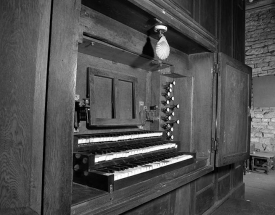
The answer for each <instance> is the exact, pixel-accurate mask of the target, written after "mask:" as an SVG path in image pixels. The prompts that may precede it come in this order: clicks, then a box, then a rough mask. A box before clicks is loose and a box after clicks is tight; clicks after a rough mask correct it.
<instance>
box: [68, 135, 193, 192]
mask: <svg viewBox="0 0 275 215" xmlns="http://www.w3.org/2000/svg"><path fill="white" fill-rule="evenodd" d="M177 148H178V142H176V141H167V140H164V137H163V136H162V132H159V131H157V132H156V131H134V132H133V131H131V132H119V133H118V132H116V133H108V134H89V135H75V137H74V156H73V169H74V170H73V171H74V182H76V183H80V184H84V185H87V186H90V187H94V188H97V189H101V190H105V191H108V192H112V191H114V190H119V189H121V188H123V187H127V186H130V185H132V184H135V183H138V182H141V181H144V180H148V179H150V178H152V177H154V176H157V175H160V174H163V173H165V172H169V171H172V170H175V169H177V168H180V167H183V166H186V165H189V164H191V163H194V161H195V153H186V152H179V151H178V149H177Z"/></svg>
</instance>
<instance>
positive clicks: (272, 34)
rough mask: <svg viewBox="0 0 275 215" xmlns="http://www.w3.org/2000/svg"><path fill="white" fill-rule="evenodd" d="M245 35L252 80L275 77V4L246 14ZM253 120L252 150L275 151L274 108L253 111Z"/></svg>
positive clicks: (253, 109) (249, 10)
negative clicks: (265, 76) (266, 76)
mask: <svg viewBox="0 0 275 215" xmlns="http://www.w3.org/2000/svg"><path fill="white" fill-rule="evenodd" d="M262 2H264V0H262ZM245 35H246V43H245V54H246V56H245V63H246V64H247V65H248V66H250V67H251V68H252V77H255V76H264V75H275V7H274V4H271V5H269V6H264V7H259V8H253V9H248V10H247V11H246V30H245ZM252 93H253V85H252ZM274 96H275V95H274ZM252 104H253V98H252ZM251 117H252V122H251V144H250V148H251V149H253V148H254V146H255V148H256V149H259V150H260V151H269V152H274V151H275V107H262V108H252V111H251Z"/></svg>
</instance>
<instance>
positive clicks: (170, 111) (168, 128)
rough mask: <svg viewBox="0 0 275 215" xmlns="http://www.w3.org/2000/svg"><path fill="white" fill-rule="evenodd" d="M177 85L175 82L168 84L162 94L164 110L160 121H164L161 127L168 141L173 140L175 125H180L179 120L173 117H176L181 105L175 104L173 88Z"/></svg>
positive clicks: (162, 109)
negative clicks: (176, 110) (176, 111)
mask: <svg viewBox="0 0 275 215" xmlns="http://www.w3.org/2000/svg"><path fill="white" fill-rule="evenodd" d="M175 85H176V82H175V81H172V82H167V83H166V84H165V85H163V89H164V92H162V94H161V95H162V96H163V98H164V99H163V100H162V101H161V103H162V105H163V106H162V108H161V112H162V114H161V117H160V119H161V120H162V121H163V122H162V124H161V127H162V128H163V129H164V130H165V133H166V137H167V139H168V140H173V139H174V135H173V131H174V128H173V126H174V124H179V120H174V119H173V116H175V112H174V110H175V109H178V108H179V104H174V100H175V98H174V96H173V88H174V86H175Z"/></svg>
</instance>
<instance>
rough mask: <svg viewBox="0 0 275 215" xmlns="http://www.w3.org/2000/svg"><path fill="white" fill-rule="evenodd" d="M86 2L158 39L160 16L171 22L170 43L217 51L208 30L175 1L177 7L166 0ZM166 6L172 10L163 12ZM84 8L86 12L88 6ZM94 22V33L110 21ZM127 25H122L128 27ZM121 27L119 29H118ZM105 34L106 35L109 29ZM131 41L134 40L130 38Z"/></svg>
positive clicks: (182, 47) (189, 50)
mask: <svg viewBox="0 0 275 215" xmlns="http://www.w3.org/2000/svg"><path fill="white" fill-rule="evenodd" d="M83 4H84V5H85V6H87V7H90V8H92V9H94V10H96V11H98V12H100V13H102V14H104V15H106V16H108V17H111V18H112V19H114V20H116V21H118V22H120V23H123V24H125V25H127V26H129V27H131V28H132V29H135V30H137V31H139V32H141V33H142V34H144V35H148V34H149V36H150V37H152V38H154V39H157V40H158V35H157V34H156V33H154V31H153V30H152V29H153V26H154V25H155V18H158V19H159V20H161V21H163V22H164V23H167V25H169V31H167V32H166V33H165V36H166V38H167V40H168V42H169V45H170V46H172V47H174V48H176V49H178V50H181V51H183V52H184V53H188V54H190V53H198V52H204V51H207V50H215V49H216V46H217V41H216V39H215V38H213V37H212V36H211V35H210V34H208V32H207V31H205V30H204V29H201V28H200V26H199V25H198V24H197V23H195V22H194V21H193V20H192V19H191V18H190V16H188V15H184V14H182V13H179V12H178V11H177V10H178V9H177V7H176V6H175V5H173V4H172V6H174V7H171V5H169V4H167V2H164V1H154V2H152V1H145V0H143V1H140V0H139V1H137V0H131V1H117V0H113V1H107V0H104V1H102V0H101V1H98V0H97V1H87V0H86V1H83ZM170 4H171V2H170ZM164 7H165V8H166V10H167V11H168V10H169V13H168V12H167V13H163V8H164ZM85 10H86V11H87V8H86V9H85ZM170 10H171V12H170ZM92 14H93V15H91V16H90V15H89V13H83V15H84V16H86V17H89V18H92V19H94V18H95V17H96V16H97V14H95V15H94V12H93V13H92ZM171 14H173V16H171ZM174 15H175V16H177V18H175V17H174ZM104 19H105V18H104ZM118 22H116V23H115V25H116V26H117V25H118ZM94 24H96V25H97V26H96V28H95V31H91V33H92V34H94V33H95V32H96V31H97V29H98V28H100V27H101V24H103V25H102V26H104V25H106V24H107V25H108V21H107V22H105V24H104V23H101V22H97V21H96V22H95V23H89V24H88V25H89V27H91V26H92V25H94ZM125 25H123V26H124V27H126V26H125ZM114 27H115V26H112V27H110V29H111V30H113V29H114ZM119 29H120V28H117V30H119ZM85 30H86V29H85ZM129 33H131V32H121V33H120V34H124V35H127V34H129ZM101 34H102V33H101ZM104 34H106V32H105V33H104ZM190 38H192V39H190ZM115 40H117V39H115ZM111 41H112V40H111ZM129 41H131V39H130V40H129ZM145 42H146V41H145Z"/></svg>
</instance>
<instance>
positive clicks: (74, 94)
mask: <svg viewBox="0 0 275 215" xmlns="http://www.w3.org/2000/svg"><path fill="white" fill-rule="evenodd" d="M244 2H245V1H243V0H234V1H231V0H211V1H207V2H206V1H205V0H184V1H182V0H123V1H122V0H111V1H110V0H58V1H57V0H52V1H46V0H41V1H32V0H24V4H23V3H22V4H21V3H18V4H17V3H14V4H10V1H8V0H3V7H0V14H1V17H2V18H3V23H4V24H1V27H2V28H1V29H4V30H3V31H2V32H1V34H0V41H4V42H3V44H2V43H1V46H0V49H1V51H0V58H1V62H2V58H3V59H4V62H5V63H4V64H1V63H0V70H1V74H2V73H3V76H1V77H4V78H1V79H0V82H1V84H0V95H1V96H0V97H1V99H2V101H3V102H2V103H1V106H0V121H1V124H2V125H3V126H0V214H36V215H37V214H53V215H55V214H57V215H67V214H73V215H78V214H79V215H88V214H93V215H117V214H124V215H137V214H139V215H140V214H144V215H147V214H152V215H154V214H171V215H202V214H203V215H206V214H208V213H210V212H211V211H212V210H213V209H215V208H216V207H218V206H219V205H220V204H221V203H222V202H223V201H225V200H226V199H227V198H229V197H230V196H236V197H242V196H243V195H244V183H243V178H242V177H243V175H242V174H243V168H242V167H243V165H242V163H243V161H244V160H246V159H247V158H248V157H249V151H250V150H249V138H250V130H249V128H250V115H249V113H250V103H251V102H250V88H251V68H249V67H248V66H246V65H244V29H245V26H244V21H245V16H244V15H245V5H244ZM1 5H2V1H1ZM18 11H19V12H18ZM18 20H21V21H22V22H18ZM1 21H2V20H1ZM0 23H2V22H0ZM159 25H160V26H159ZM156 26H158V27H161V28H158V29H162V30H155V28H156ZM163 26H165V27H167V31H166V30H165V29H166V28H163ZM166 41H167V43H168V44H167V43H166ZM11 44H12V45H11ZM168 46H169V48H168ZM161 47H162V48H163V47H164V49H161ZM160 50H162V51H163V50H165V53H164V54H169V56H168V57H167V58H166V59H163V58H162V56H163V55H160V54H159V53H160ZM14 53H16V54H14ZM161 53H162V52H161ZM162 54H163V53H162ZM22 59H24V60H22ZM2 107H3V108H2Z"/></svg>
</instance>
